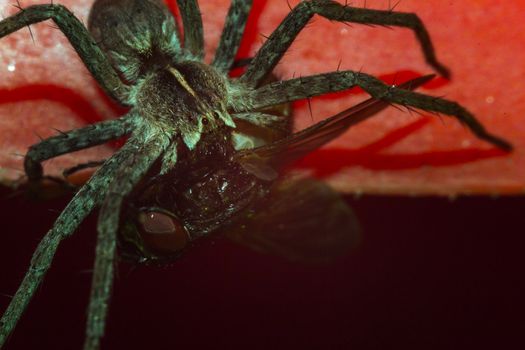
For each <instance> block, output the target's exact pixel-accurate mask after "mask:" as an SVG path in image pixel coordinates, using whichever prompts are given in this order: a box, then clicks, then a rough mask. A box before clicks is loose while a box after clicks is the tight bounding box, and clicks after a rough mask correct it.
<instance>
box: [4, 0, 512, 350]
mask: <svg viewBox="0 0 525 350" xmlns="http://www.w3.org/2000/svg"><path fill="white" fill-rule="evenodd" d="M177 2H178V6H179V9H180V13H181V17H182V23H183V29H184V40H183V42H181V38H182V36H181V30H180V28H178V26H177V24H176V22H175V20H174V18H173V17H172V15H171V13H170V12H169V11H168V10H167V8H166V7H165V5H164V4H163V2H162V1H161V0H96V1H95V3H94V5H93V8H92V10H91V14H90V17H89V23H88V29H86V27H84V25H83V24H82V23H81V22H80V21H79V20H78V19H77V18H76V17H75V16H74V15H73V14H72V13H71V12H70V11H69V10H68V9H67V8H65V7H64V6H61V5H58V4H45V5H35V6H30V7H28V8H24V9H20V12H19V13H17V14H16V15H13V16H11V17H9V18H6V19H4V20H2V21H1V22H0V37H4V36H6V35H8V34H10V33H12V32H14V31H17V30H19V29H21V28H24V27H25V26H28V25H31V24H33V23H36V22H40V21H44V20H48V19H52V20H53V21H54V22H55V23H56V25H57V26H58V28H59V29H60V30H61V31H62V32H63V33H64V34H65V35H66V37H67V38H68V39H69V41H70V42H71V44H72V46H73V47H74V49H75V50H76V51H77V53H78V55H79V56H80V58H81V59H82V61H83V62H84V64H85V65H86V66H87V68H88V69H89V71H90V72H91V74H92V75H93V76H94V77H95V79H96V80H97V82H98V83H99V84H100V86H101V87H102V88H103V89H104V91H105V92H106V93H107V94H108V95H109V96H111V97H112V98H113V99H114V100H116V101H118V102H119V103H120V104H122V105H124V106H129V107H130V111H129V112H128V113H127V114H126V115H124V116H123V117H121V118H119V119H117V120H108V121H104V122H100V123H98V124H95V125H91V126H88V127H85V128H81V129H76V130H72V131H69V132H67V133H64V134H62V135H58V136H54V137H50V138H48V139H46V140H43V141H41V142H39V143H38V144H35V145H33V146H31V147H30V149H29V151H28V152H27V154H26V157H25V163H24V166H25V171H26V174H27V177H28V180H29V181H30V182H33V183H38V182H39V181H41V180H42V178H43V171H42V166H41V162H43V161H45V160H47V159H50V158H53V157H56V156H59V155H62V154H65V153H70V152H73V151H76V150H79V149H84V148H87V147H92V146H95V145H99V144H102V143H105V142H108V141H110V140H114V139H118V138H121V137H123V136H128V139H127V141H126V143H125V144H124V146H123V147H122V148H121V149H119V150H118V151H117V152H116V153H115V154H114V155H113V156H112V157H111V158H109V159H108V160H106V161H104V162H103V163H102V164H101V166H100V168H99V169H98V170H97V171H96V172H95V174H94V175H93V176H92V177H91V179H90V180H89V181H88V182H87V183H86V184H84V185H83V186H82V187H80V188H79V189H78V191H77V192H76V194H75V196H74V198H73V199H72V200H71V202H70V203H69V204H68V205H67V207H66V208H65V209H64V210H63V211H62V213H61V214H60V215H59V217H58V219H57V220H56V222H55V224H54V226H53V227H52V228H51V230H50V231H49V232H48V233H47V234H46V235H45V237H44V238H43V239H42V241H41V242H40V244H39V245H38V247H37V249H36V251H35V253H34V255H33V258H32V260H31V264H30V267H29V270H28V272H27V273H26V275H25V277H24V279H23V281H22V283H21V285H20V287H19V289H18V291H17V292H16V294H15V295H14V297H13V299H12V300H11V303H10V304H9V306H8V308H7V310H6V311H5V313H4V315H3V317H2V319H1V321H0V346H1V345H3V344H4V342H5V340H6V338H7V336H8V335H9V334H10V333H11V331H12V330H13V328H14V327H15V325H16V323H17V322H18V320H19V318H20V316H21V314H22V312H23V311H24V309H25V308H26V306H27V304H28V303H29V301H30V299H31V297H32V295H33V294H34V292H35V290H36V289H37V287H38V286H39V284H40V283H41V281H42V279H43V278H44V275H45V273H46V271H47V270H48V268H49V267H50V265H51V262H52V259H53V256H54V254H55V252H56V250H57V248H58V246H59V244H60V242H61V241H62V240H63V239H64V238H66V237H68V236H70V235H71V234H72V233H73V232H74V231H75V229H76V228H77V227H78V225H79V224H80V223H81V222H82V220H84V218H85V217H86V216H87V215H88V214H89V213H90V212H91V211H92V210H93V209H94V208H96V207H100V208H101V209H100V214H99V219H98V243H97V248H96V258H95V268H94V274H93V282H92V289H91V298H90V303H89V307H88V320H87V330H86V340H85V349H97V348H98V347H99V345H100V339H101V337H102V335H103V333H104V326H105V320H106V314H107V307H108V300H109V296H110V292H111V287H112V282H113V272H114V264H115V260H116V251H117V245H119V247H120V248H121V249H122V255H124V256H127V257H129V258H130V259H134V260H137V261H142V262H144V261H146V262H147V261H158V262H161V261H164V259H171V258H174V257H177V256H178V255H179V254H180V252H181V251H182V250H184V248H186V247H187V246H188V244H190V243H192V242H193V241H195V240H196V239H198V238H199V237H202V236H207V235H209V234H211V233H214V232H217V231H220V230H221V229H222V228H223V227H224V226H228V225H230V226H229V229H230V230H231V231H232V232H234V234H233V237H234V239H235V238H237V239H238V240H246V238H245V237H242V234H237V236H236V233H235V231H236V229H235V228H232V227H233V226H231V225H234V226H235V225H237V226H242V227H243V228H244V229H246V226H248V227H249V229H248V230H251V231H258V230H259V229H260V228H257V226H256V225H255V226H253V225H252V226H250V224H249V221H246V222H248V224H243V225H239V224H238V219H239V217H242V219H243V220H250V219H253V218H256V219H260V221H265V222H267V223H268V222H277V221H279V220H282V223H281V224H279V225H276V227H275V228H273V227H272V232H273V233H274V236H275V237H270V236H271V234H270V236H267V237H263V239H258V238H257V236H253V237H252V238H251V239H252V242H248V244H249V245H250V244H251V245H253V246H255V247H256V248H260V247H265V244H266V245H272V244H273V245H274V246H275V245H276V246H277V250H281V251H284V250H286V251H288V252H287V253H289V254H291V255H292V256H294V254H296V256H295V257H296V258H297V260H300V258H301V256H300V253H297V252H298V251H300V249H306V250H309V251H310V252H311V251H312V250H315V249H317V248H318V247H319V246H322V247H324V248H327V249H330V247H333V246H338V247H340V246H343V247H344V246H346V245H347V244H340V242H341V240H342V241H345V240H346V241H347V242H350V241H352V240H353V238H352V237H353V234H354V233H355V232H356V231H357V229H356V227H355V223H354V220H353V219H352V218H351V212H349V211H348V209H347V208H346V207H345V206H344V205H343V204H341V202H340V201H338V200H337V197H336V196H334V195H333V194H332V192H330V191H329V190H327V189H326V188H324V187H322V186H321V185H318V184H315V183H312V182H308V181H304V180H303V181H298V182H294V183H292V184H291V183H289V182H287V181H277V180H276V179H277V177H278V173H279V171H280V170H281V169H282V168H283V167H285V166H286V165H288V164H289V163H290V162H291V161H293V160H295V159H297V158H298V157H301V156H303V155H304V154H306V153H308V152H310V151H312V150H314V149H316V148H318V147H320V146H321V145H323V144H324V143H326V142H328V141H330V140H332V139H333V138H335V137H337V136H338V135H340V134H341V133H342V132H344V131H345V130H346V129H348V127H350V126H351V125H353V124H355V123H358V122H360V121H361V120H363V119H365V118H367V117H369V116H371V115H372V114H374V113H376V112H377V111H378V110H380V109H383V108H385V107H386V106H388V105H390V104H397V105H402V106H406V107H407V108H416V109H421V110H425V111H431V112H435V113H440V114H445V115H450V116H454V117H456V118H457V119H458V120H459V121H460V122H462V123H463V124H465V125H466V126H467V127H468V128H469V129H470V130H471V131H472V132H473V133H474V134H475V135H476V136H477V137H478V138H480V139H483V140H486V141H488V142H490V143H492V144H494V145H496V146H497V147H500V148H502V149H504V150H510V149H511V146H510V145H509V144H508V143H507V142H506V141H505V140H503V139H501V138H498V137H497V136H494V135H492V134H490V133H488V132H487V131H486V130H485V129H484V127H483V126H482V125H481V124H480V123H479V122H478V121H477V120H476V119H475V117H474V116H473V115H472V114H471V113H469V112H468V111H467V110H466V109H465V108H463V107H462V106H460V105H459V104H457V103H455V102H451V101H448V100H445V99H442V98H438V97H432V96H427V95H423V94H420V93H416V92H413V91H411V90H412V89H413V88H416V87H417V86H419V85H421V84H422V83H424V82H426V81H428V80H429V79H430V78H431V76H427V77H423V78H420V79H416V80H414V81H411V82H409V83H408V84H404V85H401V86H389V85H386V84H385V83H383V82H381V81H380V80H378V79H377V78H375V77H373V76H370V75H368V74H365V73H362V72H356V71H336V72H331V73H325V74H319V75H313V76H307V77H302V78H296V79H290V80H285V81H275V78H274V77H272V76H271V72H272V70H273V68H274V67H275V66H276V64H277V63H278V62H279V60H280V59H281V57H282V56H283V54H284V53H285V52H286V51H287V50H288V48H289V46H290V45H291V44H292V42H293V40H294V39H295V37H296V36H297V35H298V33H299V32H300V31H301V30H302V29H303V28H304V27H305V25H306V24H307V23H308V22H309V20H310V19H311V18H312V16H314V15H320V16H323V17H326V18H328V19H330V20H335V21H341V22H351V23H362V24H373V25H384V26H398V27H406V28H409V29H411V30H412V31H413V32H414V33H415V35H416V38H417V40H418V41H419V43H420V45H421V48H422V50H423V53H424V55H425V58H426V61H427V63H428V64H429V65H430V66H432V67H433V68H434V69H435V70H436V71H437V72H438V73H440V74H441V75H443V76H445V77H448V76H449V71H448V70H447V68H446V67H445V66H444V65H442V64H441V63H440V62H439V61H438V60H437V59H436V57H435V54H434V49H433V46H432V43H431V40H430V37H429V35H428V33H427V31H426V29H425V27H424V25H423V24H422V22H421V20H420V19H419V18H418V17H417V16H416V15H415V14H411V13H401V12H395V11H380V10H372V9H364V8H355V7H351V6H348V5H346V4H340V3H337V2H334V1H327V0H311V1H303V2H300V3H299V4H298V5H297V6H296V7H295V8H293V9H292V10H291V11H290V13H289V14H288V16H287V17H286V18H285V19H284V20H283V21H282V22H281V24H280V25H279V26H278V27H277V29H276V30H275V31H274V32H273V33H272V34H271V35H270V36H269V37H268V39H267V40H266V42H265V43H264V44H263V45H262V47H261V48H260V50H259V51H258V52H257V54H256V55H255V57H253V58H252V59H250V60H247V61H246V62H245V65H246V67H245V71H244V73H243V74H242V75H241V76H240V77H239V78H235V79H231V78H229V77H228V73H229V71H230V70H231V69H232V67H233V66H234V59H235V55H236V53H237V50H238V48H239V45H240V41H241V37H242V35H243V31H244V28H245V24H246V20H247V17H248V14H249V12H250V8H251V5H252V1H251V0H233V1H232V4H231V7H230V10H229V12H228V15H227V19H226V23H225V27H224V30H223V33H222V36H221V39H220V44H219V47H218V49H217V51H216V53H215V57H214V59H213V61H212V62H211V64H206V63H203V57H204V49H203V42H204V38H203V31H202V21H201V17H200V12H199V8H198V4H197V1H196V0H178V1H177ZM355 86H358V87H361V88H362V89H363V90H365V91H366V92H367V93H368V94H370V95H371V96H372V99H370V100H368V101H365V102H364V103H362V104H360V105H357V106H354V107H352V108H350V109H348V110H346V111H343V112H342V113H340V114H338V115H336V116H333V117H331V118H328V119H326V120H325V121H322V122H320V123H318V124H315V125H313V126H312V127H310V128H308V129H305V130H303V131H301V132H298V133H295V134H291V133H290V132H289V128H288V127H287V125H288V124H289V123H288V119H289V118H288V116H287V114H286V113H284V112H283V111H284V109H285V108H283V107H281V108H280V109H279V108H277V109H275V108H274V106H279V105H281V106H282V105H283V104H286V103H287V102H290V101H295V100H299V99H306V98H309V97H312V96H316V95H321V94H325V93H328V92H334V91H340V90H345V89H349V88H351V87H355ZM272 108H273V109H272ZM243 124H244V125H251V126H252V127H255V128H256V129H258V130H262V131H263V132H262V134H261V133H259V134H255V135H254V134H253V133H252V134H250V133H249V132H244V131H243V129H242V127H241V125H243ZM265 132H266V133H265ZM261 135H262V136H261ZM265 135H266V136H265ZM268 135H269V136H268ZM291 196H293V197H294V200H295V204H294V205H291V206H289V205H288V204H284V203H285V202H286V200H287V199H288V198H289V197H291ZM268 198H273V201H272V202H268ZM261 203H262V204H261ZM268 203H271V204H268ZM287 211H290V212H291V214H290V215H291V216H295V218H296V219H297V222H299V221H301V224H298V225H296V226H293V227H292V226H287V224H286V223H285V222H286V221H287V220H289V218H288V217H286V213H287ZM327 213H328V214H327ZM319 221H323V223H322V224H323V225H324V226H323V227H327V229H325V230H324V231H326V232H328V233H326V235H327V236H326V237H325V236H323V238H322V239H320V240H316V239H313V240H309V238H304V237H300V238H297V237H296V236H294V235H293V234H292V233H298V232H304V231H306V230H307V227H308V226H309V225H316V222H319ZM317 225H318V224H317ZM320 231H323V230H320ZM279 235H280V236H279ZM286 235H288V236H292V238H293V239H296V242H298V246H301V245H309V247H307V248H304V247H300V249H299V248H297V247H290V246H287V243H282V242H281V243H280V244H281V245H279V244H274V243H275V241H279V239H281V237H282V236H286ZM345 236H347V238H345ZM276 237H277V238H276ZM314 237H315V236H314ZM302 239H304V241H301V240H302ZM248 240H249V239H248ZM254 241H255V242H254ZM334 242H335V243H334ZM270 243H272V244H270ZM266 248H268V247H266ZM268 249H269V248H268ZM272 249H275V247H273V248H272ZM290 252H291V253H290Z"/></svg>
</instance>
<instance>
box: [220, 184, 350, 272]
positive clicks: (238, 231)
mask: <svg viewBox="0 0 525 350" xmlns="http://www.w3.org/2000/svg"><path fill="white" fill-rule="evenodd" d="M223 232H224V234H225V235H226V236H228V237H229V238H230V239H232V240H233V241H235V242H237V243H240V244H242V245H245V246H248V247H250V248H252V249H254V250H256V251H259V252H263V253H270V254H274V255H279V256H282V257H285V258H287V259H288V260H291V261H300V262H305V263H326V262H330V261H332V260H334V259H335V258H337V257H340V256H342V255H344V254H345V253H347V252H348V251H349V250H350V249H351V248H352V247H354V246H355V245H356V244H357V243H358V242H359V236H360V235H359V227H358V224H357V220H356V218H355V216H354V214H353V211H352V210H351V209H350V208H349V207H348V206H347V204H346V203H345V202H344V201H343V199H342V198H341V197H340V196H339V195H338V194H337V193H336V192H335V191H333V190H332V189H331V188H330V187H328V186H327V185H325V184H323V183H321V182H319V181H315V180H311V179H300V180H294V179H283V180H279V181H277V182H276V183H275V184H274V186H273V187H272V189H271V190H270V193H269V195H268V196H267V197H266V198H265V199H264V201H263V202H262V203H259V204H258V205H257V206H256V207H255V208H253V209H251V210H250V211H248V212H247V213H246V215H245V217H244V218H243V219H241V221H240V222H236V223H235V225H231V226H229V227H227V228H225V229H224V231H223Z"/></svg>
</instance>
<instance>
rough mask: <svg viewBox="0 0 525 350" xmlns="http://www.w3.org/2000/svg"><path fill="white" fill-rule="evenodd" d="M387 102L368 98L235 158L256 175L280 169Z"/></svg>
mask: <svg viewBox="0 0 525 350" xmlns="http://www.w3.org/2000/svg"><path fill="white" fill-rule="evenodd" d="M433 77H434V75H427V76H423V77H420V78H416V79H413V80H410V81H408V82H406V83H404V84H401V85H399V86H397V87H399V88H403V89H408V90H413V89H416V88H417V87H419V86H421V85H423V84H424V83H426V82H427V81H429V80H431V79H432V78H433ZM388 106H389V103H388V102H385V101H383V100H377V99H374V98H371V99H368V100H366V101H364V102H362V103H360V104H357V105H355V106H353V107H350V108H348V109H346V110H344V111H342V112H341V113H338V114H336V115H334V116H332V117H330V118H327V119H325V120H323V121H321V122H319V123H317V124H315V125H312V126H311V127H309V128H306V129H304V130H301V131H300V132H297V133H294V134H292V135H290V136H288V137H285V138H283V139H281V140H279V141H277V142H273V143H271V144H268V145H265V146H261V147H258V148H254V149H247V150H243V151H240V152H238V153H237V154H236V159H237V161H238V162H239V163H241V164H242V165H243V166H244V168H245V169H246V170H248V171H250V172H252V173H254V174H255V175H257V176H259V174H267V173H268V172H269V170H268V169H281V168H283V167H285V166H287V165H289V164H290V163H292V162H294V161H296V160H298V159H300V158H302V157H304V156H305V155H307V154H308V153H310V152H312V151H313V150H315V149H317V148H319V147H321V146H322V145H324V144H326V143H328V142H329V141H331V140H333V139H335V138H336V137H338V136H339V135H341V134H342V133H343V132H345V131H346V130H348V128H350V127H351V126H353V125H355V124H357V123H360V122H362V121H363V120H365V119H367V118H369V117H371V116H373V115H374V114H376V113H378V112H379V111H381V110H383V109H385V108H386V107H388Z"/></svg>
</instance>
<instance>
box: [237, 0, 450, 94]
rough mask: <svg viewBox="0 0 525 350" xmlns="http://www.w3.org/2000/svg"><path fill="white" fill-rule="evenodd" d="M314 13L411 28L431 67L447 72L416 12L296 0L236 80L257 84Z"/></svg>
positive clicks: (345, 20) (327, 16) (247, 83)
mask: <svg viewBox="0 0 525 350" xmlns="http://www.w3.org/2000/svg"><path fill="white" fill-rule="evenodd" d="M314 14H318V15H320V16H322V17H325V18H327V19H329V20H334V21H338V22H353V23H361V24H372V25H374V24H375V25H383V26H396V27H406V28H409V29H412V30H413V31H414V33H415V35H416V37H417V39H418V41H419V43H420V45H421V48H422V50H423V54H424V56H425V59H426V61H427V63H428V64H429V65H431V66H432V67H434V69H435V70H436V71H437V72H439V73H440V74H441V75H442V76H444V77H449V76H450V72H449V70H448V68H446V67H445V66H444V65H442V64H441V63H440V62H438V60H437V59H436V55H435V52H434V46H433V45H432V41H431V40H430V36H429V34H428V32H427V30H426V28H425V26H424V25H423V23H422V22H421V20H420V19H419V17H418V16H417V15H416V14H413V13H403V12H393V11H381V10H372V9H364V8H355V7H350V6H348V5H341V4H339V3H337V2H335V1H326V0H311V1H303V2H300V3H299V4H298V5H297V6H296V7H295V8H294V9H293V10H292V11H291V12H290V13H289V14H288V16H286V18H285V19H284V20H283V21H282V22H281V24H279V26H278V27H277V29H275V31H274V32H273V33H272V34H271V35H270V37H269V38H268V40H266V42H265V43H264V44H263V45H262V47H261V48H260V50H259V51H258V52H257V54H256V55H255V57H254V59H253V61H252V62H251V63H250V65H249V66H248V69H247V70H246V72H245V73H244V75H242V76H241V77H240V78H239V82H240V83H242V84H244V85H245V86H248V87H257V86H259V84H260V83H261V81H262V80H263V79H264V78H265V77H266V76H267V75H268V74H269V73H270V72H271V71H272V70H273V68H274V67H275V65H276V64H277V63H278V62H279V60H280V59H281V57H282V56H283V55H284V53H285V52H286V51H287V50H288V48H289V47H290V45H291V44H292V42H293V41H294V39H295V38H296V37H297V35H298V34H299V32H300V31H301V30H302V29H303V28H304V27H305V25H306V24H307V23H308V22H309V21H310V19H311V18H312V17H313V15H314Z"/></svg>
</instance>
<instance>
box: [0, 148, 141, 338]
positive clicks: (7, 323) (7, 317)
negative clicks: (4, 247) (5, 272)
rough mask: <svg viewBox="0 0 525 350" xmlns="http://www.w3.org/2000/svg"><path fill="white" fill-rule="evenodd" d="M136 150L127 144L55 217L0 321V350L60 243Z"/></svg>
mask: <svg viewBox="0 0 525 350" xmlns="http://www.w3.org/2000/svg"><path fill="white" fill-rule="evenodd" d="M136 149H137V147H136V145H135V144H133V143H129V142H128V143H126V144H125V145H124V146H123V147H122V148H121V149H120V150H119V151H118V152H117V153H116V154H115V155H114V156H112V157H111V158H110V159H109V160H108V161H107V162H106V163H104V165H103V166H102V167H101V168H100V169H98V170H97V171H96V172H95V174H94V175H93V176H92V177H91V179H90V180H89V181H88V182H87V183H86V184H85V185H84V186H82V188H80V190H79V191H78V192H77V193H76V195H75V196H74V197H73V199H72V200H71V202H69V204H68V205H67V206H66V208H65V209H64V210H63V211H62V213H61V214H60V216H59V217H58V218H57V220H56V221H55V224H54V226H53V227H52V228H51V230H49V232H48V233H47V234H46V235H45V236H44V238H43V239H42V240H41V241H40V243H39V244H38V247H37V248H36V250H35V253H34V254H33V257H32V259H31V264H30V266H29V270H28V271H27V273H26V275H25V276H24V279H23V280H22V283H21V284H20V287H19V288H18V290H17V291H16V293H15V295H14V297H13V298H12V299H11V302H10V303H9V306H8V307H7V309H6V311H5V313H4V315H3V316H2V319H1V320H0V348H1V347H2V346H3V344H4V342H5V340H6V339H7V337H8V336H9V334H10V333H11V331H12V330H13V328H14V327H15V325H16V324H17V323H18V320H19V319H20V316H21V315H22V313H23V312H24V310H25V308H26V307H27V305H28V303H29V301H30V300H31V298H32V297H33V294H34V293H35V291H36V290H37V288H38V286H39V285H40V283H41V282H42V280H43V279H44V276H45V274H46V272H47V270H48V269H49V267H50V266H51V262H52V260H53V257H54V255H55V252H56V250H57V248H58V245H59V244H60V242H61V241H62V240H63V239H64V238H67V237H69V236H70V235H71V234H73V232H74V231H75V230H76V229H77V227H78V225H79V224H80V223H81V222H82V221H83V220H84V218H85V217H86V216H87V215H88V214H89V213H90V212H91V211H92V210H93V209H94V208H95V207H96V206H98V205H100V204H101V203H102V201H103V200H104V197H105V196H106V193H107V190H108V186H109V184H110V183H111V182H112V179H114V178H115V174H116V171H117V169H119V167H120V164H122V163H123V162H125V161H126V159H128V158H130V157H133V156H134V155H135V153H136Z"/></svg>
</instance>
